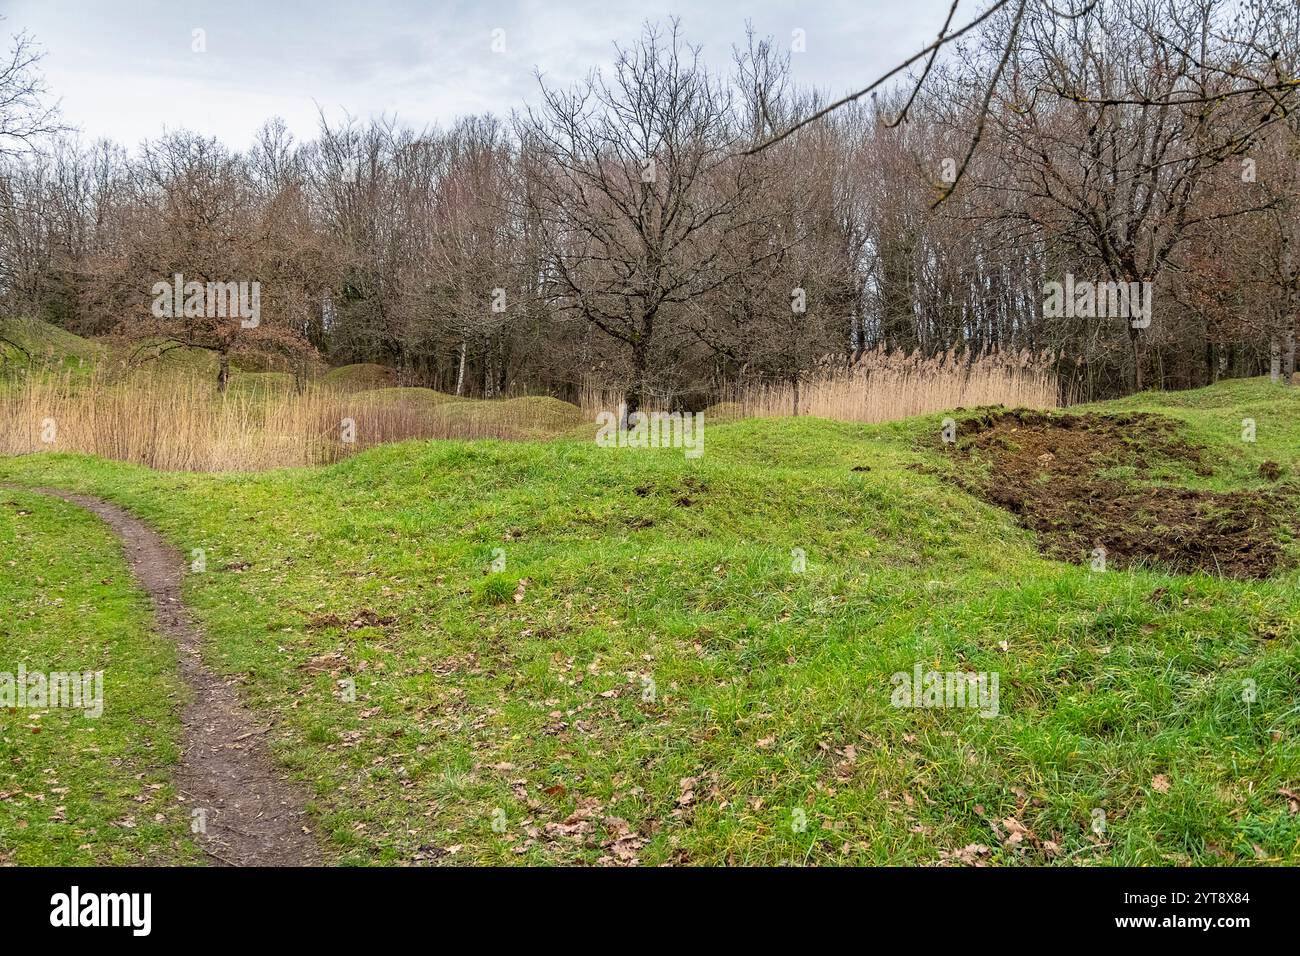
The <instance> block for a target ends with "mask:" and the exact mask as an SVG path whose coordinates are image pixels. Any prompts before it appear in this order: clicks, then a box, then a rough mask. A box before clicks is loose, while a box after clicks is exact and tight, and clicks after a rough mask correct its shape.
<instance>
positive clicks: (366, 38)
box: [0, 0, 973, 149]
mask: <svg viewBox="0 0 1300 956" xmlns="http://www.w3.org/2000/svg"><path fill="white" fill-rule="evenodd" d="M949 2H950V0H834V2H828V0H797V2H795V0H784V2H775V0H692V2H691V3H689V4H688V3H685V2H681V0H678V2H675V3H660V2H658V0H642V2H626V0H515V2H505V3H469V2H433V0H424V2H420V0H366V2H351V3H345V2H333V0H315V2H299V0H221V2H206V0H121V2H106V0H98V2H96V0H0V13H3V14H4V16H5V17H6V19H5V21H4V22H3V23H0V30H3V31H4V33H5V34H6V41H7V35H8V34H12V33H15V32H17V31H18V30H21V29H26V30H28V31H29V32H30V33H31V34H32V36H33V37H34V39H35V40H36V41H37V43H38V44H39V45H40V46H41V47H42V48H43V49H44V50H45V53H46V56H45V60H44V62H43V64H42V66H43V70H44V72H45V75H46V79H47V81H48V83H49V85H50V87H51V90H52V93H53V94H54V96H55V97H57V98H58V99H60V100H61V102H62V109H63V118H64V121H65V122H67V123H68V124H70V125H73V126H77V127H80V128H81V129H82V130H83V131H84V132H85V134H86V135H88V136H90V137H92V138H94V137H99V136H109V137H112V138H113V139H116V140H118V141H119V142H122V143H124V144H126V145H128V146H134V145H136V144H137V143H139V142H140V141H141V140H143V139H145V138H147V137H152V136H157V135H158V134H160V133H161V132H162V131H163V130H164V128H169V129H175V128H179V127H182V126H183V127H187V128H189V129H193V130H197V131H199V132H202V133H205V134H209V135H214V136H218V137H220V138H221V139H222V140H224V141H225V142H226V143H227V144H228V145H229V146H231V147H233V148H237V149H242V148H243V147H244V146H246V145H247V144H248V143H249V142H250V141H251V138H252V134H253V131H254V130H256V129H257V128H258V127H259V126H260V125H261V124H262V122H263V121H265V120H266V119H267V118H269V117H271V116H276V115H278V116H282V117H283V118H284V119H285V120H286V121H287V122H288V123H289V126H290V128H291V129H292V130H293V131H294V132H295V133H296V134H297V135H298V136H300V137H309V136H311V135H312V133H313V131H314V130H315V128H316V125H317V119H316V117H317V104H319V106H320V107H321V108H322V109H324V110H325V113H326V115H327V116H328V117H330V118H331V119H332V120H333V119H338V118H341V117H342V115H343V112H344V111H347V112H348V113H351V114H352V115H353V116H357V117H361V118H367V117H369V116H372V115H378V114H381V113H383V114H388V115H390V116H391V115H393V114H394V113H395V114H397V116H398V117H399V119H401V120H403V121H405V122H407V123H410V124H411V125H415V126H423V125H425V124H435V123H436V124H440V125H447V124H449V123H450V122H451V121H452V120H453V119H454V118H455V117H456V116H458V115H463V114H466V113H475V112H483V111H489V110H490V111H492V112H495V113H498V114H500V115H502V116H506V115H508V114H509V112H510V110H511V109H512V108H517V107H519V106H520V105H522V104H523V103H525V102H530V101H531V102H535V100H536V89H537V83H536V80H535V78H534V76H533V71H534V69H541V70H542V72H543V73H544V74H545V75H546V76H547V77H548V79H549V80H553V81H556V82H565V83H567V82H570V81H572V80H575V79H577V78H579V77H581V76H582V75H583V74H585V73H586V71H587V70H589V69H591V68H592V67H596V66H601V65H607V64H608V63H609V62H610V60H611V58H612V49H613V46H612V44H613V43H614V41H623V42H626V41H629V40H631V39H633V38H635V36H636V35H637V33H638V31H639V28H640V25H641V23H642V22H643V21H645V20H646V19H651V20H656V19H663V18H666V17H667V16H669V15H671V14H673V13H677V14H679V15H680V16H681V18H682V23H683V28H684V31H685V34H686V38H687V39H688V40H689V41H690V42H692V43H697V44H701V45H703V47H704V57H705V59H706V61H707V62H708V63H709V64H710V65H712V66H714V67H715V68H725V67H728V66H729V65H730V51H731V46H732V44H734V43H739V42H741V41H742V40H743V38H744V31H745V21H746V20H750V21H752V22H753V25H754V28H755V29H756V31H757V32H758V33H760V34H771V35H773V36H775V37H777V38H778V39H779V40H780V41H782V42H784V43H787V44H788V43H789V42H790V39H791V37H792V35H793V31H795V30H796V29H798V30H803V31H804V34H805V36H806V47H807V49H806V52H803V53H795V54H794V57H793V63H792V67H793V70H794V74H795V77H796V79H797V80H798V81H800V82H801V83H804V84H808V85H813V86H816V87H818V88H820V89H823V90H827V91H829V92H831V93H834V94H840V93H844V92H848V91H849V90H851V89H853V88H856V87H860V86H861V85H863V83H864V82H865V81H867V80H869V79H872V78H874V77H875V75H876V74H878V73H879V72H880V71H881V70H883V69H885V68H888V67H889V66H892V65H893V64H894V63H895V62H897V61H898V60H899V59H901V58H903V57H905V56H907V55H908V54H910V53H912V52H914V51H915V50H916V49H918V48H920V47H922V46H924V45H925V44H927V43H929V42H930V41H931V40H933V38H934V35H935V33H936V32H937V30H938V27H939V25H940V24H941V23H942V21H943V17H944V15H945V14H946V12H947V9H948V5H949ZM968 2H970V0H968ZM964 6H965V4H963V7H964ZM972 9H973V4H972ZM967 15H968V16H969V12H968V13H967ZM959 19H963V20H964V19H965V18H964V17H961V16H960V14H959ZM196 30H201V31H203V34H202V39H203V43H204V45H206V51H205V52H195V51H194V49H193V48H194V47H195V46H196V40H195V31H196ZM497 30H500V31H504V33H503V34H497V37H498V38H499V39H503V40H504V47H505V50H504V52H501V53H496V52H493V49H492V46H493V36H494V31H497Z"/></svg>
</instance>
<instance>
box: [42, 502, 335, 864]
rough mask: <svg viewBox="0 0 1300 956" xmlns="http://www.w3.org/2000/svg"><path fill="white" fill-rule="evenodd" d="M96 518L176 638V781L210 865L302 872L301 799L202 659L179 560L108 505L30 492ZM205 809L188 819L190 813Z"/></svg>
mask: <svg viewBox="0 0 1300 956" xmlns="http://www.w3.org/2000/svg"><path fill="white" fill-rule="evenodd" d="M30 490H35V491H39V492H40V493H41V494H46V495H53V496H54V497H57V498H62V499H63V500H64V501H69V502H72V503H73V504H76V505H80V506H81V507H83V508H86V509H88V510H89V511H93V512H94V513H95V514H97V515H99V517H100V518H102V519H103V520H104V521H105V522H107V523H108V525H109V527H111V528H112V529H113V531H114V532H116V534H117V536H118V537H119V538H121V540H122V546H123V548H124V549H125V551H126V558H127V562H128V563H129V564H130V566H131V571H132V573H133V574H134V575H135V578H136V581H137V582H138V583H139V585H140V587H142V588H143V589H144V590H145V591H147V592H148V594H149V596H150V598H151V599H152V600H153V606H154V618H155V620H156V621H157V626H158V629H159V631H160V632H161V633H162V634H164V635H166V636H167V637H169V638H171V639H172V640H173V641H175V642H176V646H177V648H178V649H179V651H180V668H181V675H182V676H183V677H184V678H185V682H186V683H187V684H189V686H190V690H191V691H192V692H193V699H192V700H191V701H190V703H189V704H188V705H187V706H186V708H185V713H184V714H183V715H182V718H181V719H182V722H183V724H184V727H185V736H184V742H183V745H182V757H181V766H180V770H179V771H178V773H177V780H176V785H177V789H178V790H179V791H180V793H181V796H182V798H183V799H184V800H185V802H186V805H187V806H188V807H189V808H190V809H191V811H192V819H199V820H202V822H203V828H202V829H204V830H205V831H206V832H200V833H198V834H196V837H195V839H197V840H198V842H199V845H200V846H202V847H203V849H204V850H205V851H206V852H207V853H208V854H209V856H211V857H212V860H213V862H215V863H217V864H224V865H227V866H310V865H313V864H319V863H321V854H320V849H319V848H318V847H317V845H316V841H315V839H314V838H313V836H312V835H311V832H310V830H309V826H308V824H309V820H308V817H307V814H306V811H305V810H304V809H303V803H304V799H305V794H304V793H303V792H302V791H301V789H300V788H299V787H298V786H296V785H294V784H291V783H290V782H289V781H287V780H286V779H285V778H284V777H283V775H282V774H281V773H280V772H279V771H278V770H277V769H276V766H275V763H274V761H273V760H272V759H271V756H270V754H269V753H268V752H267V749H266V745H265V744H264V743H263V741H262V739H261V737H262V734H263V733H264V732H265V730H266V727H259V726H258V725H257V724H256V723H255V722H254V720H253V718H252V716H251V715H250V714H249V713H248V712H247V711H245V710H244V709H243V707H242V706H241V705H240V703H239V698H238V696H237V695H236V694H235V691H234V689H233V688H232V687H231V686H230V685H229V684H227V683H226V682H225V681H223V680H222V679H221V678H220V677H218V676H217V675H216V674H214V673H213V672H212V671H211V670H209V669H208V668H207V667H206V666H205V665H204V663H203V660H202V657H201V656H200V652H199V647H200V643H201V633H200V631H199V629H198V627H197V626H196V625H195V624H194V622H193V621H192V619H191V617H190V614H189V612H188V611H187V610H186V609H185V605H184V604H183V603H182V602H181V581H182V579H183V577H184V575H185V562H184V560H183V559H182V557H181V555H179V554H178V553H177V552H176V551H175V550H174V549H172V548H171V547H170V546H169V545H168V544H167V543H166V542H165V541H164V540H163V539H162V537H161V536H159V535H158V533H157V532H155V531H153V530H152V529H151V528H149V527H148V526H147V525H146V524H145V523H144V522H142V521H140V520H138V519H137V518H133V517H132V516H131V515H129V514H127V513H126V512H125V511H123V510H122V509H121V508H119V507H117V506H116V505H112V504H109V503H108V502H106V501H101V500H99V499H98V498H92V497H89V496H88V495H76V494H71V493H69V492H66V491H60V490H58V489H56V488H38V489H30ZM195 810H198V811H203V812H202V814H201V815H198V816H195V815H193V811H195Z"/></svg>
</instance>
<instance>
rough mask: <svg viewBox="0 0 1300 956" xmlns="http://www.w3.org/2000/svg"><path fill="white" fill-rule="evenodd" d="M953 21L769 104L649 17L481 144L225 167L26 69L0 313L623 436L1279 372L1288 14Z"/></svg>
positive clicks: (1262, 6) (1298, 214)
mask: <svg viewBox="0 0 1300 956" xmlns="http://www.w3.org/2000/svg"><path fill="white" fill-rule="evenodd" d="M953 9H954V10H955V9H956V4H954V8H953ZM951 23H952V15H951V14H950V16H949V23H947V24H944V26H943V28H942V30H941V31H940V34H939V42H937V43H936V45H935V46H934V49H933V50H932V51H931V52H930V53H929V54H928V55H927V56H925V57H921V58H920V59H918V60H917V62H916V64H915V65H914V67H913V70H912V73H911V75H910V77H909V78H908V79H907V80H906V81H901V80H900V81H898V82H892V83H889V84H881V85H880V86H879V87H878V88H874V89H872V90H871V93H870V96H861V97H858V98H856V99H852V100H851V101H849V102H844V103H840V104H834V103H831V102H829V101H828V100H827V98H826V97H825V96H824V95H823V94H821V93H819V92H817V91H814V90H809V89H804V88H801V87H799V86H798V84H796V83H795V82H794V80H793V78H792V73H791V62H792V57H794V56H799V55H805V54H802V53H800V52H797V51H792V50H791V49H790V44H789V43H788V41H783V40H778V39H775V38H771V37H759V36H757V35H755V34H754V33H753V32H752V31H750V32H747V33H746V35H745V36H744V37H742V38H741V40H740V42H739V43H738V44H737V45H736V47H735V48H734V50H733V56H732V60H731V62H730V63H729V64H726V66H725V68H722V69H715V68H713V67H710V66H709V65H708V64H706V63H704V62H703V61H702V59H701V55H700V52H699V50H698V49H697V48H695V47H693V46H692V45H691V44H690V43H689V42H688V39H687V38H686V37H685V36H684V35H683V33H682V31H681V28H680V25H679V24H678V23H677V22H675V21H670V22H668V23H666V24H647V25H646V26H645V27H644V29H643V31H642V33H641V34H640V36H638V37H636V38H635V39H634V40H633V41H632V42H630V43H629V44H627V45H620V46H618V47H617V50H616V59H615V63H614V66H613V68H612V69H610V70H606V71H604V72H595V73H592V74H591V75H590V76H589V77H587V78H586V79H585V80H583V81H582V82H580V83H578V84H576V85H573V86H571V87H557V86H551V85H547V84H544V83H543V84H541V86H540V93H539V96H538V98H537V102H536V104H535V105H534V106H532V107H529V108H521V109H520V110H519V111H517V112H515V113H514V114H513V115H512V116H510V117H495V116H491V115H484V116H474V117H465V118H461V119H458V120H456V121H455V122H453V123H451V124H450V125H449V126H447V127H446V128H439V129H413V128H411V127H408V126H404V125H400V124H398V123H396V122H393V121H389V120H386V119H375V120H371V121H368V122H359V121H355V120H344V121H342V122H333V123H332V122H329V121H327V120H326V119H325V118H324V116H323V115H322V118H321V122H320V125H319V129H318V131H317V133H316V135H315V137H314V138H313V139H311V140H309V141H306V142H299V141H297V140H296V139H295V138H294V136H293V135H291V133H290V131H289V130H288V128H287V127H286V125H285V123H284V122H283V121H281V120H278V119H272V120H270V121H268V122H267V123H266V124H265V125H264V126H263V127H262V128H261V130H260V131H259V133H258V134H257V136H256V138H255V142H253V143H252V145H251V146H249V147H247V148H243V149H238V150H237V149H234V148H232V147H231V146H230V145H228V144H224V143H221V142H219V141H217V140H215V139H212V138H208V137H204V136H201V135H199V134H196V133H193V132H187V131H179V132H173V133H169V134H167V135H164V136H162V137H159V138H157V139H154V140H151V141H149V142H146V143H144V144H142V145H141V146H140V147H138V148H136V149H134V150H130V151H128V150H127V149H125V148H124V147H122V146H121V145H119V144H116V143H113V142H109V141H100V142H95V143H91V144H87V143H83V142H82V141H80V140H79V139H78V138H76V137H75V136H73V135H70V134H67V133H66V132H63V133H60V132H58V131H57V130H51V128H50V125H51V124H50V117H49V113H48V111H45V110H42V109H41V107H40V104H39V99H38V98H36V97H34V96H33V95H32V93H33V89H32V79H31V73H30V66H31V63H30V60H28V61H27V62H26V63H25V65H26V67H27V68H28V70H27V72H24V70H23V69H18V68H15V70H14V71H13V73H12V75H13V76H14V77H16V80H15V82H25V83H26V84H27V88H26V95H27V98H26V99H25V100H11V102H16V103H18V104H19V105H20V106H21V105H22V104H24V103H25V104H26V105H27V106H28V107H29V111H30V112H29V119H31V120H32V121H34V122H39V124H40V130H39V133H40V135H28V136H25V137H23V138H21V139H17V138H16V137H15V135H11V136H10V137H9V139H8V140H6V138H5V131H6V128H5V120H6V116H5V115H4V114H0V316H2V317H18V316H35V317H39V318H41V319H44V320H46V321H48V322H51V323H54V324H56V325H59V326H62V327H64V328H67V329H70V330H72V331H75V332H77V333H80V334H86V335H104V336H113V337H117V338H120V339H121V340H123V341H125V342H131V343H142V344H145V345H147V348H142V349H141V350H140V354H141V359H142V360H145V359H147V358H149V357H151V356H154V355H157V354H158V353H159V352H160V351H162V350H165V349H167V348H198V349H205V350H209V351H212V352H214V353H216V354H218V355H219V356H220V357H221V363H220V364H221V368H222V369H223V374H222V379H221V382H220V383H219V384H220V385H221V386H223V387H224V382H225V375H226V374H228V371H227V370H228V367H229V362H230V361H231V359H232V358H233V359H235V360H237V361H238V360H242V361H245V362H249V363H264V364H268V365H273V366H275V367H284V368H291V369H294V370H297V371H299V372H301V373H303V374H304V375H305V372H306V369H307V368H308V367H309V366H310V365H311V364H312V363H313V362H316V361H319V360H321V359H324V360H327V361H329V362H330V363H333V364H343V363H352V362H378V363H382V364H384V365H388V366H391V367H392V368H394V369H396V370H397V371H398V372H399V375H400V376H401V379H402V380H403V381H405V382H408V383H412V384H423V385H428V386H432V387H434V388H438V389H441V390H444V391H448V392H453V393H456V394H461V395H475V396H488V397H491V396H496V395H501V394H506V393H522V392H532V393H536V392H541V393H548V394H554V395H557V396H560V397H564V398H573V397H574V396H575V395H576V394H577V392H578V390H579V389H581V388H582V387H584V386H589V385H594V386H596V387H606V388H618V389H620V390H622V391H623V392H624V394H625V395H626V401H627V404H628V406H629V410H630V411H634V410H636V408H637V407H639V406H640V405H642V404H655V405H658V406H665V407H682V408H692V407H699V406H700V405H701V404H703V403H706V402H708V401H710V400H711V399H712V398H714V397H716V396H717V395H718V394H719V393H720V391H721V390H722V389H724V388H725V387H727V386H729V385H736V384H743V383H746V382H754V381H762V382H776V383H782V384H792V385H794V386H795V390H796V391H795V394H796V395H797V389H798V385H799V383H800V382H804V381H808V380H809V379H810V378H812V377H815V376H817V375H819V374H821V373H822V372H823V371H825V370H827V369H828V368H835V367H843V366H849V365H852V364H853V363H855V362H856V361H858V360H859V359H860V358H861V357H862V355H863V354H864V353H866V352H868V351H873V352H875V351H883V352H887V353H894V352H901V353H903V354H907V355H916V354H919V355H921V356H924V357H927V358H931V357H936V356H938V357H942V358H943V360H944V361H952V362H963V361H972V360H975V359H979V358H982V357H985V356H990V355H1002V356H1005V357H1007V358H1008V359H1009V360H1010V359H1015V360H1017V361H1019V360H1021V359H1022V357H1025V356H1030V357H1033V359H1034V360H1036V361H1042V362H1048V363H1051V364H1052V365H1054V366H1055V367H1056V368H1058V369H1059V370H1060V371H1061V373H1062V382H1063V387H1068V388H1070V389H1071V390H1072V391H1074V392H1075V393H1077V394H1081V395H1083V396H1085V397H1097V398H1100V397H1106V396H1109V395H1114V394H1119V393H1123V392H1125V391H1129V390H1132V389H1135V388H1145V387H1150V386H1156V387H1164V388H1178V387H1192V386H1197V385H1202V384H1207V383H1209V382H1212V381H1215V380H1217V379H1218V378H1220V377H1224V376H1238V375H1251V374H1261V373H1266V372H1268V371H1270V369H1276V370H1278V372H1279V374H1284V375H1287V376H1289V375H1290V373H1291V372H1292V371H1294V364H1295V331H1296V328H1295V326H1296V314H1297V311H1298V310H1300V262H1298V261H1297V255H1296V249H1297V245H1298V244H1300V118H1298V114H1297V111H1296V105H1297V102H1300V79H1298V77H1300V13H1298V12H1297V9H1296V8H1295V6H1294V5H1286V4H1274V3H1269V2H1266V0H1245V2H1240V0H1095V2H1092V3H1079V2H1078V0H1076V2H1075V6H1074V7H1073V8H1071V9H1062V8H1061V5H1057V6H1053V5H1051V4H1049V3H1047V2H1046V0H1015V2H1008V0H1003V2H1002V3H997V4H994V5H993V7H991V8H989V9H988V10H986V11H985V13H984V15H983V16H982V18H981V19H980V22H979V23H978V24H977V25H976V26H975V27H974V28H972V29H970V30H969V31H967V32H960V33H959V32H958V31H956V30H953V29H952V27H951ZM949 41H951V42H949ZM810 43H815V38H813V39H812V40H810ZM16 52H17V51H16ZM26 55H27V56H28V57H30V51H27V54H26ZM5 75H6V74H4V73H3V72H0V83H2V82H4V81H3V77H4V76H5ZM4 100H5V97H3V96H0V102H3V101H4ZM832 107H833V108H832ZM7 119H8V122H9V131H10V133H11V134H14V133H15V131H17V132H18V133H21V132H22V123H21V122H20V121H16V119H15V115H10V116H8V117H7ZM17 120H21V116H17ZM6 142H7V143H8V147H7V148H6V145H5V144H6ZM175 276H181V277H183V281H184V282H185V283H189V282H194V283H198V284H200V285H204V284H206V283H210V282H219V283H228V282H256V283H258V284H259V285H260V302H261V310H260V311H261V315H260V319H259V321H258V322H257V323H256V325H255V327H252V328H250V327H247V326H248V323H246V322H245V323H241V322H240V321H239V320H238V319H237V318H233V317H231V316H228V315H209V314H206V313H205V314H194V315H184V314H183V315H166V316H160V315H157V314H155V313H156V312H157V310H156V309H151V304H152V303H153V301H154V298H155V297H154V295H153V293H152V292H151V290H152V289H153V287H154V286H155V285H156V284H157V283H159V282H160V281H162V282H166V283H169V284H170V283H171V282H173V278H174V277H175ZM1067 279H1068V280H1069V282H1070V283H1071V288H1074V287H1076V285H1075V283H1076V282H1077V284H1078V285H1077V287H1078V288H1083V287H1085V286H1087V287H1089V288H1091V286H1092V285H1096V284H1099V283H1101V284H1105V283H1110V284H1113V285H1115V286H1120V287H1123V288H1127V287H1129V286H1130V285H1132V286H1134V287H1137V286H1143V287H1145V288H1146V289H1147V290H1148V293H1149V296H1150V303H1151V307H1150V316H1149V319H1150V321H1149V323H1147V324H1145V325H1143V324H1142V323H1140V322H1136V321H1129V320H1128V318H1127V317H1126V316H1115V315H1113V314H1106V312H1105V309H1104V308H1102V306H1101V303H1102V302H1103V297H1101V296H1097V297H1095V298H1093V299H1092V300H1091V305H1089V306H1088V308H1083V309H1076V308H1071V309H1069V310H1067V314H1062V313H1061V310H1059V309H1057V310H1053V309H1050V308H1045V307H1044V302H1045V298H1046V293H1045V290H1046V289H1047V288H1048V287H1049V286H1050V285H1051V284H1052V283H1056V284H1058V285H1059V284H1061V283H1062V282H1063V281H1065V280H1067ZM178 281H181V280H178ZM186 311H188V310H186ZM1081 312H1082V314H1080V313H1081ZM2 334H3V329H2V328H0V335H2ZM1288 380H1289V378H1288Z"/></svg>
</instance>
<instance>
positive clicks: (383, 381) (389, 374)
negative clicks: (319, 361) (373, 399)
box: [320, 362, 397, 392]
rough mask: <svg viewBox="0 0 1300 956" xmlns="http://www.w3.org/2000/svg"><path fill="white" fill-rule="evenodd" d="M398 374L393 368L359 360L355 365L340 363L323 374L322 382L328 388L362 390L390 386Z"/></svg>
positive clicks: (349, 390)
mask: <svg viewBox="0 0 1300 956" xmlns="http://www.w3.org/2000/svg"><path fill="white" fill-rule="evenodd" d="M396 379H397V375H396V374H395V373H394V372H393V370H392V369H391V368H386V367H385V366H383V365H374V364H372V363H370V362H359V363H357V364H355V365H340V366H339V367H338V368H332V369H330V370H329V371H328V372H326V373H325V374H324V375H322V376H321V378H320V382H321V384H322V385H325V386H326V387H328V388H334V389H338V390H340V391H346V392H362V391H367V390H369V389H382V388H389V387H390V386H392V384H393V383H394V382H395V381H396Z"/></svg>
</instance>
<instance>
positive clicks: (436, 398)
mask: <svg viewBox="0 0 1300 956" xmlns="http://www.w3.org/2000/svg"><path fill="white" fill-rule="evenodd" d="M335 371H339V370H338V369H336V370H335ZM326 377H327V378H328V376H326ZM356 398H357V399H358V400H362V401H373V402H375V403H376V404H379V405H399V406H404V407H407V408H411V409H415V410H418V411H427V410H429V409H432V408H438V407H440V406H442V405H446V404H447V403H448V402H463V401H465V399H463V398H460V397H459V396H456V395H448V394H447V393H446V392H439V391H435V390H434V389H432V388H419V387H415V386H403V387H400V388H371V389H365V390H363V391H359V392H357V393H356Z"/></svg>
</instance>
